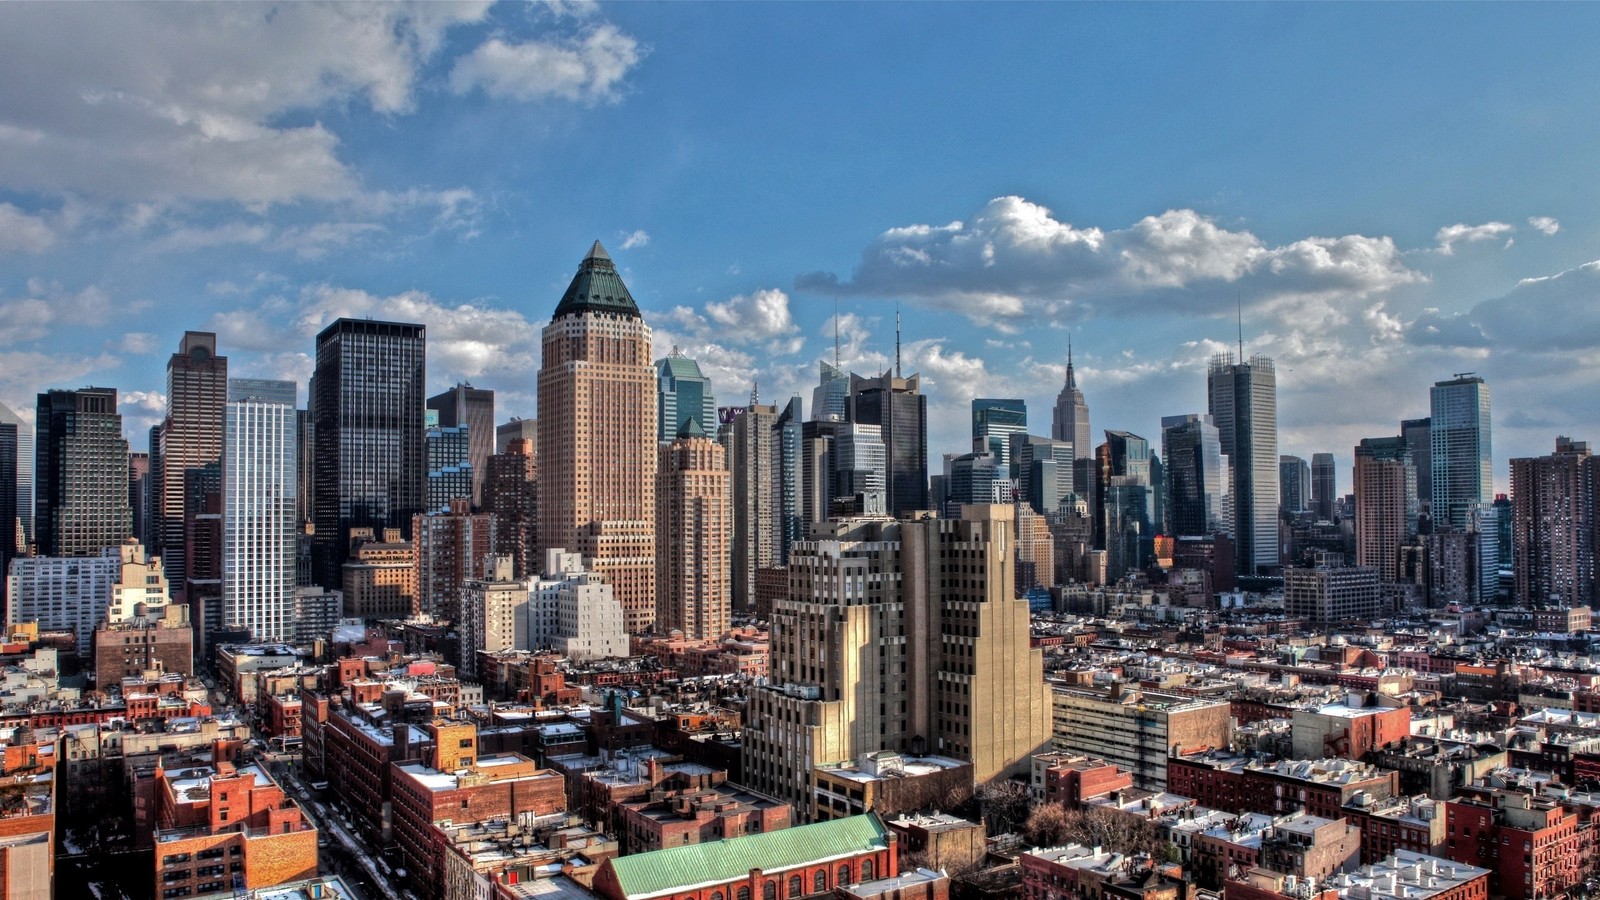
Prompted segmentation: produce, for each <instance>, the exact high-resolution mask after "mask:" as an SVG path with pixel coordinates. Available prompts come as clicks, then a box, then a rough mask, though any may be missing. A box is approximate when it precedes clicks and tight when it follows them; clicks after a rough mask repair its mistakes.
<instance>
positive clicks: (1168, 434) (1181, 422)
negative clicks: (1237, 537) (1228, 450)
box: [1161, 413, 1227, 537]
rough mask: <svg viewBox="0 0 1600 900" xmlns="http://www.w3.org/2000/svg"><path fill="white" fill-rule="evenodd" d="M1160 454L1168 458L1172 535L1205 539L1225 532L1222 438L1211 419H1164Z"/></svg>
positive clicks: (1195, 415)
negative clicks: (1204, 537)
mask: <svg viewBox="0 0 1600 900" xmlns="http://www.w3.org/2000/svg"><path fill="white" fill-rule="evenodd" d="M1161 451H1162V454H1163V456H1164V457H1165V458H1166V463H1167V465H1166V476H1167V484H1166V488H1167V518H1168V521H1169V522H1170V524H1171V528H1172V533H1173V534H1175V535H1181V536H1184V537H1203V536H1208V535H1214V534H1218V533H1221V532H1225V531H1226V530H1227V529H1226V526H1225V523H1224V516H1223V508H1222V501H1223V496H1222V495H1223V489H1222V486H1223V481H1224V473H1223V471H1222V470H1223V467H1224V466H1225V465H1226V460H1225V458H1224V457H1223V455H1222V439H1221V437H1220V436H1219V435H1218V433H1217V426H1216V425H1213V424H1212V423H1211V417H1210V416H1202V415H1199V414H1197V413H1190V414H1189V415H1184V416H1163V417H1162V419H1161Z"/></svg>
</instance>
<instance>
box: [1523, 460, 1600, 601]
mask: <svg viewBox="0 0 1600 900" xmlns="http://www.w3.org/2000/svg"><path fill="white" fill-rule="evenodd" d="M1597 485H1600V459H1597V458H1596V457H1595V456H1593V455H1592V454H1591V452H1590V450H1589V444H1588V442H1587V441H1574V440H1572V439H1571V438H1567V437H1558V438H1556V452H1555V453H1552V454H1550V455H1549V456H1539V457H1533V458H1530V459H1513V460H1512V461H1511V553H1512V568H1513V570H1514V571H1515V573H1516V578H1517V599H1518V600H1520V601H1522V602H1523V603H1525V604H1528V605H1530V606H1532V605H1537V604H1544V603H1549V602H1551V601H1556V602H1559V603H1560V604H1562V605H1565V606H1588V605H1590V604H1591V603H1593V602H1594V600H1595V596H1596V584H1595V580H1596V576H1597V574H1600V573H1597V572H1596V569H1595V549H1596V548H1595V534H1596V532H1595V514H1596V512H1600V509H1597V508H1596V502H1597V501H1600V490H1597ZM1501 514H1502V515H1504V512H1503V511H1502V513H1501Z"/></svg>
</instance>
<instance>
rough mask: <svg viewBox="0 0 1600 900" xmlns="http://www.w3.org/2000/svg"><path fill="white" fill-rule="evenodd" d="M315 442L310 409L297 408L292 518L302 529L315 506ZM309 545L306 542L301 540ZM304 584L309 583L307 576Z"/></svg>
mask: <svg viewBox="0 0 1600 900" xmlns="http://www.w3.org/2000/svg"><path fill="white" fill-rule="evenodd" d="M316 460H317V444H316V437H315V435H313V434H312V429H311V410H309V409H297V410H295V414H294V473H295V474H294V478H295V491H294V520H295V522H296V523H297V525H298V527H300V528H302V529H304V527H305V525H306V524H308V523H309V522H310V521H311V516H312V515H313V514H314V512H315V511H316V508H317V500H316V495H317V491H316V485H317V468H316ZM302 543H306V545H307V546H309V543H308V542H305V541H302ZM305 581H306V584H305V585H301V586H302V587H304V586H306V585H309V584H311V581H310V580H309V576H307V578H306V579H305Z"/></svg>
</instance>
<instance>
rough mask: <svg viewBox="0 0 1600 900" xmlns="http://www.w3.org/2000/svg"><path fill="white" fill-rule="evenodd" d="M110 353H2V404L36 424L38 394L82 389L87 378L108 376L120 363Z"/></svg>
mask: <svg viewBox="0 0 1600 900" xmlns="http://www.w3.org/2000/svg"><path fill="white" fill-rule="evenodd" d="M120 361H121V360H119V359H118V358H117V357H115V356H112V355H111V354H109V353H102V354H100V355H98V356H86V355H84V354H80V353H62V352H59V351H50V352H40V351H37V350H0V401H3V402H4V403H5V404H6V405H7V406H9V407H11V409H12V410H14V411H15V412H16V413H17V414H18V415H20V416H22V417H24V418H25V419H26V420H28V421H32V420H33V417H34V414H33V410H34V408H35V405H36V403H37V398H38V394H39V392H41V391H45V390H49V389H51V388H75V387H81V386H82V385H83V383H84V379H85V377H86V376H89V375H91V374H94V373H97V372H105V371H107V370H109V369H112V368H114V367H116V365H117V364H118V363H119V362H120Z"/></svg>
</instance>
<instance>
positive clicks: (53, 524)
mask: <svg viewBox="0 0 1600 900" xmlns="http://www.w3.org/2000/svg"><path fill="white" fill-rule="evenodd" d="M35 421H36V422H37V423H38V435H39V442H38V445H37V447H36V449H35V452H36V457H35V458H36V467H35V471H36V473H37V479H38V480H37V487H38V493H37V497H36V504H37V505H36V508H35V514H34V527H35V529H36V533H37V540H38V544H39V553H40V555H41V556H99V555H100V551H102V550H104V549H105V548H107V547H115V546H118V545H120V544H121V543H122V542H123V540H124V539H126V538H127V537H129V536H130V535H132V534H133V511H132V510H131V509H129V507H128V442H127V440H125V439H124V438H123V437H122V416H121V415H120V414H119V413H118V412H117V390H116V388H99V387H87V388H80V389H79V390H76V391H50V392H48V393H44V394H40V395H39V407H38V418H37V419H35Z"/></svg>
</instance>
